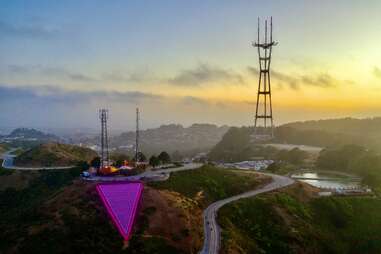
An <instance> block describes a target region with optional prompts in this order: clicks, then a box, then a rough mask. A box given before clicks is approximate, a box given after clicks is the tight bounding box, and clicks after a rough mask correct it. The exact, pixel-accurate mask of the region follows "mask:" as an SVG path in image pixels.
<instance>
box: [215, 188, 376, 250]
mask: <svg viewBox="0 0 381 254" xmlns="http://www.w3.org/2000/svg"><path fill="white" fill-rule="evenodd" d="M380 209H381V199H380V198H374V197H325V198H318V197H317V195H316V190H315V189H314V188H312V187H309V186H306V185H303V184H301V183H297V184H295V185H293V186H291V187H288V188H286V189H284V190H282V191H276V192H273V193H269V194H265V195H261V196H258V197H254V198H247V199H242V200H240V201H237V202H234V203H232V204H228V205H226V206H224V207H222V209H221V210H220V211H219V214H218V221H219V224H220V225H221V228H222V246H223V252H222V253H304V254H315V253H332V254H334V253H337V254H341V253H353V254H354V253H381V235H380V234H378V233H376V232H380V230H381V215H380V213H379V211H380ZM253 214H255V216H253Z"/></svg>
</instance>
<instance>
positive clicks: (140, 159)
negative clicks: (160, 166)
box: [134, 152, 147, 161]
mask: <svg viewBox="0 0 381 254" xmlns="http://www.w3.org/2000/svg"><path fill="white" fill-rule="evenodd" d="M134 161H136V156H134ZM138 161H147V157H146V156H145V155H144V153H142V152H138Z"/></svg>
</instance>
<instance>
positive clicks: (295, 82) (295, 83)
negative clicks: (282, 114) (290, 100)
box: [247, 66, 381, 90]
mask: <svg viewBox="0 0 381 254" xmlns="http://www.w3.org/2000/svg"><path fill="white" fill-rule="evenodd" d="M247 70H248V72H249V73H251V74H252V75H254V76H256V77H258V73H259V70H258V69H257V68H254V67H251V66H249V67H247ZM380 74H381V72H380ZM271 78H272V80H276V81H277V83H278V85H287V86H288V87H289V88H291V89H293V90H299V89H300V88H301V87H302V86H314V87H321V88H331V87H336V86H337V85H339V84H342V83H344V82H345V83H349V84H353V83H354V82H353V81H351V80H337V79H335V78H334V77H332V76H331V75H329V74H326V73H319V74H316V75H297V74H296V75H288V74H285V73H282V72H278V71H271Z"/></svg>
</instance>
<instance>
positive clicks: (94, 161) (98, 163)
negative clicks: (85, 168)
mask: <svg viewBox="0 0 381 254" xmlns="http://www.w3.org/2000/svg"><path fill="white" fill-rule="evenodd" d="M90 166H91V167H93V168H100V166H101V157H99V156H95V157H94V158H93V159H92V160H91V161H90Z"/></svg>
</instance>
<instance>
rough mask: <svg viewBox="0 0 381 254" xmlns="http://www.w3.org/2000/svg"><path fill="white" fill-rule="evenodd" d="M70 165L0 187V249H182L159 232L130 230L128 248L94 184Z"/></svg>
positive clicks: (81, 251) (142, 226)
mask: <svg viewBox="0 0 381 254" xmlns="http://www.w3.org/2000/svg"><path fill="white" fill-rule="evenodd" d="M79 173H80V169H79V168H75V169H72V170H54V171H40V172H39V173H35V174H38V176H37V177H35V178H34V180H32V182H31V183H30V184H29V186H28V187H26V188H24V189H21V190H16V189H12V188H8V189H6V190H4V191H0V216H1V218H2V219H1V220H0V228H1V229H2V230H1V231H0V239H1V241H0V253H10V252H11V253H32V254H33V253H39V254H40V253H49V254H51V253H78V252H79V253H133V254H135V253H136V254H137V253H139V254H140V253H142V254H144V253H181V251H179V250H177V249H175V248H173V247H171V246H169V245H168V244H167V243H166V241H165V240H164V239H162V238H158V237H149V238H144V237H143V235H142V233H143V230H144V223H147V222H145V221H144V220H143V219H139V220H138V221H139V222H141V224H142V225H138V228H139V230H140V231H138V232H136V234H134V235H133V237H132V239H131V240H130V241H129V246H128V248H124V247H123V240H122V238H121V237H120V236H119V234H118V233H117V231H116V229H115V227H114V226H113V225H112V223H111V222H110V220H109V218H108V217H107V215H106V213H105V211H104V209H103V206H102V205H101V204H100V202H99V199H98V197H97V196H96V192H95V190H94V186H93V185H91V184H90V185H88V184H82V183H79V182H74V184H73V180H75V178H77V177H78V175H79Z"/></svg>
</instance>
